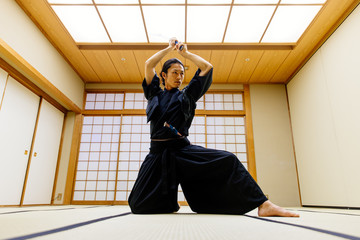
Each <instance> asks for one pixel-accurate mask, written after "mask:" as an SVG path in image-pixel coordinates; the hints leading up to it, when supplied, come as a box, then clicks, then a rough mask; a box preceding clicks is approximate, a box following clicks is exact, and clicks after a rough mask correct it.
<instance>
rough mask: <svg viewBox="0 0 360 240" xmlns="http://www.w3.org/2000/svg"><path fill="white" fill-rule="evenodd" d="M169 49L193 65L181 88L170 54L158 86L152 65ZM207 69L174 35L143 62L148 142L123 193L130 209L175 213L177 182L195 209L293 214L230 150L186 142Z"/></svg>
mask: <svg viewBox="0 0 360 240" xmlns="http://www.w3.org/2000/svg"><path fill="white" fill-rule="evenodd" d="M173 50H177V52H178V53H179V54H180V55H181V56H183V57H184V58H186V59H188V60H190V61H192V62H193V63H194V64H195V65H196V66H197V67H198V68H199V69H198V70H197V72H196V73H195V75H194V77H193V78H192V80H191V81H190V83H189V84H188V85H187V86H186V87H185V88H184V89H183V90H181V91H180V90H179V87H180V85H181V83H182V81H183V79H184V66H183V64H182V63H181V61H179V60H178V59H176V58H173V59H170V60H168V61H166V62H165V63H164V65H163V68H162V71H161V73H160V77H161V80H162V84H163V85H164V86H165V88H164V90H162V89H161V88H160V78H159V77H158V76H157V74H156V72H155V66H156V65H157V64H158V63H159V62H160V60H161V59H162V58H163V57H164V56H166V55H167V54H168V53H170V52H172V51H173ZM212 71H213V69H212V65H211V64H210V63H209V62H207V61H206V60H204V59H203V58H201V57H200V56H197V55H195V54H193V53H191V52H189V51H188V50H187V46H186V45H185V44H183V43H181V42H180V43H178V41H177V40H176V39H175V38H172V39H170V41H169V46H168V47H167V48H165V49H163V50H161V51H159V52H157V53H156V54H154V55H153V56H152V57H150V58H149V59H148V60H147V61H146V63H145V79H144V81H143V84H142V86H143V89H144V93H145V97H146V99H148V107H147V109H146V114H147V120H148V122H149V121H150V131H151V145H150V153H149V154H148V155H147V156H146V158H145V160H144V162H143V164H142V166H141V168H140V171H139V175H138V178H137V180H136V182H135V185H134V187H133V189H132V192H131V194H130V196H129V205H130V207H131V210H132V212H133V213H139V214H152V213H172V212H176V211H178V210H179V205H178V203H177V191H178V185H179V184H181V187H182V190H183V192H184V195H185V197H186V200H187V202H188V204H189V206H190V208H191V209H192V210H193V211H194V212H197V213H215V214H216V213H218V214H245V213H246V212H249V211H251V210H253V209H255V208H258V214H259V216H289V217H296V216H298V214H295V213H292V212H289V211H287V210H285V209H283V208H280V207H279V206H276V205H275V204H273V203H271V202H270V201H269V200H268V199H267V198H266V197H265V195H264V194H263V192H262V191H261V189H260V187H259V186H258V185H257V183H256V182H255V181H254V179H253V178H252V177H251V175H250V174H249V173H248V172H247V170H246V169H245V168H244V167H243V165H242V164H241V162H240V161H239V160H238V159H237V157H236V156H235V155H234V154H232V153H230V152H227V151H222V150H215V149H207V148H204V147H201V146H197V145H192V144H190V142H189V140H188V139H187V137H186V136H188V130H189V128H190V126H191V122H192V120H193V118H194V114H195V108H196V101H198V100H199V99H200V98H201V97H202V96H203V95H204V94H205V93H206V91H207V90H208V89H209V87H210V85H211V83H212Z"/></svg>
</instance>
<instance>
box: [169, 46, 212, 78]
mask: <svg viewBox="0 0 360 240" xmlns="http://www.w3.org/2000/svg"><path fill="white" fill-rule="evenodd" d="M175 47H176V50H177V51H178V53H179V54H180V55H181V56H183V57H184V58H186V59H189V60H190V61H192V62H193V63H194V64H195V65H196V66H197V67H198V68H200V70H201V72H200V74H199V76H205V75H206V74H207V73H208V72H209V71H210V70H211V69H212V67H213V66H212V65H211V63H209V62H208V61H206V60H205V59H203V58H202V57H200V56H198V55H196V54H194V53H191V52H189V51H188V50H187V46H186V44H183V43H181V42H180V43H178V44H177V45H176V46H175ZM181 47H182V48H181ZM180 49H181V50H180Z"/></svg>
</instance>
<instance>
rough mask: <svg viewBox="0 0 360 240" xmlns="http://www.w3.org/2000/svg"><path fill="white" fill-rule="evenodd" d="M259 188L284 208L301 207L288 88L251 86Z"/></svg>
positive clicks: (280, 86) (263, 85) (281, 86)
mask: <svg viewBox="0 0 360 240" xmlns="http://www.w3.org/2000/svg"><path fill="white" fill-rule="evenodd" d="M250 98H251V110H252V118H253V132H254V148H255V161H256V171H257V180H258V184H259V185H260V187H261V188H262V190H263V192H264V193H265V194H266V195H268V197H269V199H270V200H271V201H272V202H274V203H275V204H278V205H280V206H283V207H288V206H291V207H294V206H300V199H299V188H298V182H297V173H296V167H295V158H294V149H293V144H292V136H291V127H290V118H289V111H288V105H287V97H286V91H285V86H284V85H265V84H261V85H250Z"/></svg>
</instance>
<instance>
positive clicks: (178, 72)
mask: <svg viewBox="0 0 360 240" xmlns="http://www.w3.org/2000/svg"><path fill="white" fill-rule="evenodd" d="M162 77H163V78H164V80H165V88H166V89H167V90H171V89H173V88H179V87H180V85H181V83H182V82H183V80H184V68H183V66H182V65H181V64H180V63H173V64H172V65H171V67H170V68H169V69H168V71H167V73H164V72H163V73H162Z"/></svg>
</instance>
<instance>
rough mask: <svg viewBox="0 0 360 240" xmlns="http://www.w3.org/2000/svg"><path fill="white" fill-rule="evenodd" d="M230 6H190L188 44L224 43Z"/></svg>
mask: <svg viewBox="0 0 360 240" xmlns="http://www.w3.org/2000/svg"><path fill="white" fill-rule="evenodd" d="M229 10H230V6H188V14H187V16H188V20H187V22H188V24H187V42H222V38H223V35H224V31H225V26H226V22H227V19H228V15H229Z"/></svg>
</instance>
